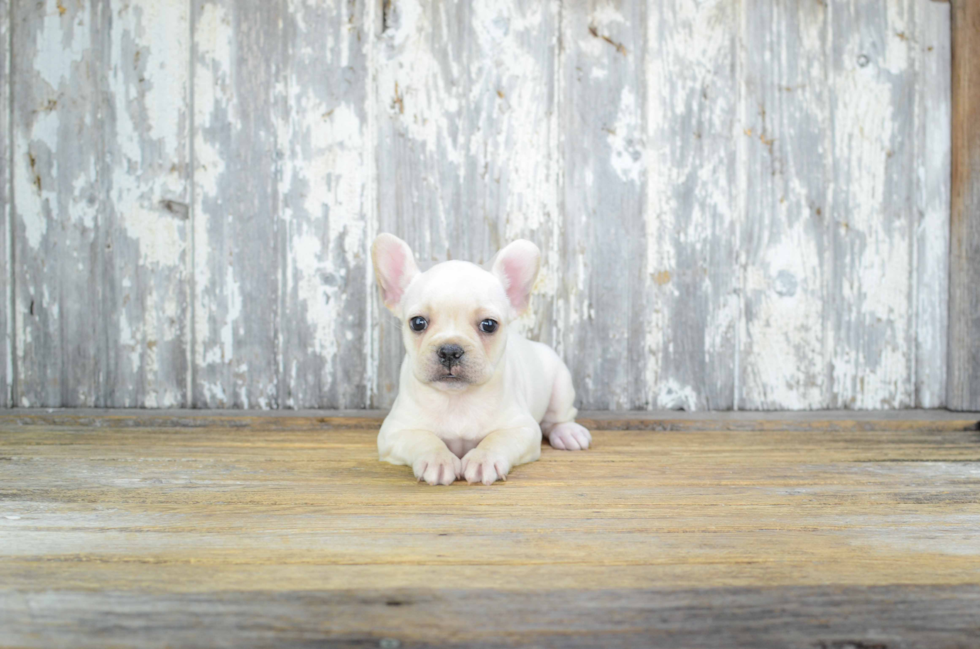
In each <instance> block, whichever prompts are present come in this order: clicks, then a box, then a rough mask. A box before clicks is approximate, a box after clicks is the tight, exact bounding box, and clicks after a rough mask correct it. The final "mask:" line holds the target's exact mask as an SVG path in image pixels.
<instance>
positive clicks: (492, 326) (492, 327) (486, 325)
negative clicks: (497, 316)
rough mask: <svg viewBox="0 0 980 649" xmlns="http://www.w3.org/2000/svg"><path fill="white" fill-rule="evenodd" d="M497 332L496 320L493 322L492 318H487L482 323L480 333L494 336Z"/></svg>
mask: <svg viewBox="0 0 980 649" xmlns="http://www.w3.org/2000/svg"><path fill="white" fill-rule="evenodd" d="M496 330H497V321H496V320H491V319H490V318H487V319H486V320H484V321H483V322H481V323H480V331H482V332H483V333H485V334H492V333H493V332H495V331H496Z"/></svg>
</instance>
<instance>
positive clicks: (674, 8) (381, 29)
mask: <svg viewBox="0 0 980 649" xmlns="http://www.w3.org/2000/svg"><path fill="white" fill-rule="evenodd" d="M949 11H950V10H949V5H948V4H943V3H936V2H931V1H930V0H888V1H887V2H886V1H881V2H866V1H864V0H796V1H793V0H745V1H744V2H741V3H738V2H731V1H729V0H707V1H705V0H700V1H696V0H647V1H645V2H640V1H637V2H625V1H623V2H592V1H579V0H569V1H564V2H558V1H552V2H525V1H522V0H493V1H492V2H491V1H489V0H486V1H483V2H475V1H474V2H464V1H460V2H448V1H447V2H440V1H438V0H423V1H421V2H420V1H419V0H372V1H371V2H369V3H368V4H364V3H363V2H359V1H357V0H322V1H313V0H307V1H305V2H304V1H301V0H98V1H97V0H85V1H83V0H46V1H40V0H39V1H26V0H25V1H14V0H0V43H2V46H0V68H2V70H3V75H2V85H0V105H2V106H3V107H4V109H3V110H0V172H2V173H0V201H2V205H3V208H4V209H3V219H2V223H0V232H2V234H3V240H4V243H5V245H4V246H3V250H2V252H0V255H2V262H3V269H4V272H3V273H0V286H2V288H3V291H2V293H3V294H4V295H5V302H4V308H3V309H2V310H0V331H4V332H5V338H4V343H5V344H4V345H2V346H0V379H2V380H0V383H2V385H3V386H4V387H5V389H3V390H2V391H0V405H14V406H122V407H133V406H145V407H174V406H193V407H213V408H217V407H241V408H300V407H345V408H350V407H353V408H357V407H366V406H371V407H384V406H386V405H388V404H390V403H391V401H392V399H393V396H394V393H395V391H396V388H397V386H396V375H397V367H398V363H399V359H400V356H401V350H400V341H399V337H398V335H397V327H396V325H395V323H394V322H393V320H392V318H391V317H390V316H389V315H388V314H387V313H386V312H385V311H384V310H383V309H382V308H381V307H380V303H379V301H378V299H377V296H376V295H375V289H374V285H373V277H372V273H371V271H370V263H369V260H368V252H367V251H368V247H369V245H370V242H371V240H372V238H373V237H374V235H375V234H376V233H378V232H382V231H390V232H394V233H396V234H398V235H400V236H402V237H403V238H405V239H406V240H407V241H408V242H409V243H410V244H411V245H412V246H413V247H414V249H415V250H416V252H417V254H418V256H419V257H420V259H421V260H422V261H429V260H433V261H435V260H444V259H447V258H463V259H471V260H474V261H486V260H487V259H489V258H490V256H491V255H492V254H493V252H494V251H495V250H496V249H497V248H498V247H499V246H500V245H501V244H503V243H505V242H506V241H508V240H510V239H513V238H516V237H527V238H530V239H532V240H534V241H535V242H537V244H538V245H539V246H540V247H541V248H542V250H543V251H544V256H545V259H544V271H543V273H542V276H541V279H540V281H539V283H538V285H537V287H536V294H535V298H534V307H533V312H532V313H531V314H529V315H528V316H526V318H525V323H524V325H525V326H526V328H527V330H528V331H529V332H530V333H531V334H532V335H533V336H535V337H537V338H538V339H540V340H542V341H545V342H548V343H551V344H553V345H555V346H556V347H557V348H558V350H559V351H560V353H561V354H562V355H563V356H564V357H565V359H566V360H567V362H568V363H569V365H570V367H571V368H572V373H573V375H574V377H575V380H576V384H577V388H578V392H579V400H580V403H581V405H582V407H586V408H592V409H607V408H608V409H646V408H685V409H706V408H714V409H731V408H739V409H776V408H787V409H815V408H907V407H938V406H942V405H944V404H945V400H946V376H947V359H946V353H947V344H946V341H947V304H948V278H947V271H948V267H949V252H948V249H949V210H950V196H949V187H950V185H949V178H950V166H949V165H950V162H949V156H950V153H949V138H950V96H949V95H950V33H949V30H950V18H949ZM8 307H9V308H8Z"/></svg>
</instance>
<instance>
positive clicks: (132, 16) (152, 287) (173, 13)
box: [99, 0, 191, 408]
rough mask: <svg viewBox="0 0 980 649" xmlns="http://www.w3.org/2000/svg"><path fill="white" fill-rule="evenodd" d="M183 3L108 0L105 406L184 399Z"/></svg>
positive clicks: (181, 402) (186, 175) (186, 40)
mask: <svg viewBox="0 0 980 649" xmlns="http://www.w3.org/2000/svg"><path fill="white" fill-rule="evenodd" d="M190 9H191V7H190V2H189V0H188V1H187V2H177V1H175V0H113V1H111V2H108V3H106V10H107V11H108V12H109V16H110V17H109V19H108V22H107V25H108V30H107V32H106V35H105V38H104V40H103V46H104V48H105V51H106V56H107V67H106V70H107V72H106V74H105V76H106V87H105V101H106V106H105V116H104V118H103V121H102V123H103V125H104V128H105V135H104V136H103V141H102V146H103V147H104V151H105V153H104V158H103V160H102V162H101V164H102V166H103V167H102V169H103V170H102V171H100V174H101V175H104V176H105V178H104V181H103V182H104V183H105V185H106V190H107V192H108V200H107V208H106V210H105V212H104V220H105V237H106V241H105V246H104V249H103V250H102V252H101V253H100V254H99V258H100V262H101V263H102V264H103V267H104V276H103V280H102V284H101V286H99V289H100V290H101V292H102V299H103V305H104V307H103V308H104V312H105V315H106V317H105V322H104V327H105V332H104V333H103V335H105V336H106V338H107V341H108V343H107V345H106V353H107V359H106V369H105V372H106V375H105V387H104V404H105V405H106V406H113V407H148V408H156V407H162V408H168V407H170V408H172V407H175V406H188V405H190V398H189V395H188V393H187V388H188V385H187V376H188V368H187V362H188V353H189V351H190V349H189V348H190V331H189V328H188V315H189V313H188V311H189V309H190V276H189V273H188V268H189V263H188V257H189V255H190V221H189V217H190V182H189V179H190V118H191V115H190V92H191V88H190V67H189V66H190V27H189V20H190Z"/></svg>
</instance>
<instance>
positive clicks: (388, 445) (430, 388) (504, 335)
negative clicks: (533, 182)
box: [371, 234, 592, 485]
mask: <svg viewBox="0 0 980 649" xmlns="http://www.w3.org/2000/svg"><path fill="white" fill-rule="evenodd" d="M371 256H372V258H373V261H374V272H375V276H376V277H377V280H378V285H379V286H380V287H381V294H382V298H383V299H384V303H385V306H387V307H388V309H389V310H390V311H391V312H392V313H394V314H395V316H397V317H398V319H399V320H400V321H401V325H402V326H401V329H402V339H403V340H404V343H405V351H406V354H405V359H404V360H403V361H402V367H401V376H400V379H399V381H400V382H399V390H398V397H397V398H396V399H395V404H394V406H393V407H392V409H391V412H390V413H389V414H388V417H387V418H386V419H385V421H384V424H383V425H382V426H381V432H380V434H379V435H378V452H379V454H380V459H381V460H382V461H385V462H390V463H392V464H404V465H408V466H410V467H412V471H413V472H414V473H415V477H416V478H418V479H419V481H422V480H425V481H426V482H427V483H429V484H430V485H449V484H452V483H453V482H454V481H455V480H457V479H464V478H465V479H466V481H467V482H470V483H477V482H482V483H483V484H486V485H490V484H493V483H494V482H496V481H497V480H506V479H507V473H508V472H509V471H510V470H511V469H512V468H513V467H515V466H517V465H519V464H524V463H525V462H533V461H534V460H536V459H538V457H540V455H541V436H542V434H544V436H545V437H547V438H548V441H549V442H550V443H551V445H552V446H553V447H554V448H557V449H563V450H569V451H577V450H583V449H586V448H588V447H589V444H590V443H591V441H592V436H591V435H590V434H589V431H588V430H586V429H585V428H584V427H582V426H580V425H579V424H576V423H575V414H576V410H575V407H574V406H573V405H572V404H573V401H574V400H575V389H574V388H573V387H572V377H571V375H570V374H569V372H568V368H567V367H565V364H564V363H563V362H562V361H561V359H560V358H558V355H557V354H556V353H555V352H554V351H553V350H552V349H551V348H550V347H548V346H547V345H543V344H541V343H537V342H532V341H529V340H527V339H526V338H524V336H522V335H520V334H519V333H518V332H517V331H516V330H515V328H514V327H513V326H512V323H513V321H514V319H515V318H517V316H519V315H520V314H521V313H522V312H523V311H524V310H525V309H527V307H528V302H529V298H530V294H531V287H532V286H533V285H534V280H535V278H536V277H537V275H538V268H539V266H540V264H541V252H540V251H539V250H538V248H537V246H535V245H534V244H533V243H531V242H530V241H525V240H518V241H515V242H513V243H511V244H510V245H508V246H507V247H506V248H504V249H503V250H501V251H500V252H499V253H498V254H497V256H496V257H495V258H494V260H493V262H491V264H490V270H489V271H488V270H486V269H484V268H482V267H480V266H477V265H476V264H472V263H470V262H466V261H447V262H443V263H441V264H436V265H435V266H433V267H432V268H430V269H429V270H427V271H426V272H424V273H422V272H419V268H418V266H417V265H416V264H415V257H414V255H413V254H412V250H411V249H410V248H409V247H408V244H406V243H405V242H404V241H402V240H401V239H399V238H398V237H395V236H393V235H390V234H382V235H380V236H378V238H377V239H375V241H374V244H373V246H372V247H371Z"/></svg>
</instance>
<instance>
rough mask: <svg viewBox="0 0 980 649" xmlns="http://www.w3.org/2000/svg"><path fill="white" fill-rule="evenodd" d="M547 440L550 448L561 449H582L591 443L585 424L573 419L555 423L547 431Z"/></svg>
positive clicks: (590, 436)
mask: <svg viewBox="0 0 980 649" xmlns="http://www.w3.org/2000/svg"><path fill="white" fill-rule="evenodd" d="M548 442H549V443H550V444H551V446H552V448H557V449H559V450H562V451H584V450H585V449H587V448H589V446H590V445H591V444H592V435H591V434H590V433H589V431H588V429H586V428H585V426H580V425H579V424H576V423H575V422H574V421H566V422H565V423H563V424H556V425H555V427H554V428H552V429H551V432H550V433H548Z"/></svg>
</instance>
